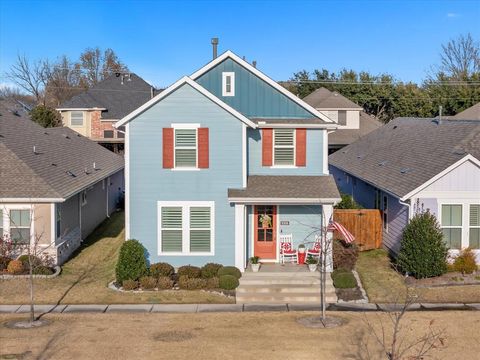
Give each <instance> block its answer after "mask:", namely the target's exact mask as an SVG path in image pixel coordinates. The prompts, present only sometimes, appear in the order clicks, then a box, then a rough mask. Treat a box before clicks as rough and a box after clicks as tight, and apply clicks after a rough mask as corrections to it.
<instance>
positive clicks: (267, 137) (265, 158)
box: [262, 129, 273, 166]
mask: <svg viewBox="0 0 480 360" xmlns="http://www.w3.org/2000/svg"><path fill="white" fill-rule="evenodd" d="M272 138H273V131H272V129H262V165H263V166H272V152H273V151H272V150H273V149H272V147H273V139H272Z"/></svg>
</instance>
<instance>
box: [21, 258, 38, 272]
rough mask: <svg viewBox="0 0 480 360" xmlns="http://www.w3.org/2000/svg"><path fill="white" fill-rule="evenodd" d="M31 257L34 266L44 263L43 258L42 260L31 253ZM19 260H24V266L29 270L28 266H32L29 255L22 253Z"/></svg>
mask: <svg viewBox="0 0 480 360" xmlns="http://www.w3.org/2000/svg"><path fill="white" fill-rule="evenodd" d="M31 259H32V265H33V268H36V267H37V266H41V265H42V260H40V259H39V258H38V257H35V256H33V255H31ZM18 260H20V261H21V262H22V264H23V268H24V269H25V270H27V271H28V268H29V267H30V264H29V263H28V255H21V256H19V258H18Z"/></svg>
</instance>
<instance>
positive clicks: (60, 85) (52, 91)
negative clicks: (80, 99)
mask: <svg viewBox="0 0 480 360" xmlns="http://www.w3.org/2000/svg"><path fill="white" fill-rule="evenodd" d="M45 73H46V78H47V82H46V85H45V93H46V98H47V99H48V105H50V106H53V107H57V106H59V105H60V104H62V103H63V102H64V101H66V100H68V99H70V98H72V97H73V96H74V95H76V94H78V93H79V92H81V91H83V90H85V87H82V86H81V85H80V79H81V70H80V69H79V66H78V64H74V63H73V62H71V61H70V59H69V58H68V57H67V56H65V55H63V56H62V57H60V59H59V60H58V61H57V62H56V63H51V62H49V61H47V62H46V65H45Z"/></svg>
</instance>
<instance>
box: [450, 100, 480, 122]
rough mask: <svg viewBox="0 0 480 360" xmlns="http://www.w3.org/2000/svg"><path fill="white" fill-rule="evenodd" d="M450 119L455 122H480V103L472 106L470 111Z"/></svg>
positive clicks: (464, 111)
mask: <svg viewBox="0 0 480 360" xmlns="http://www.w3.org/2000/svg"><path fill="white" fill-rule="evenodd" d="M448 118H449V119H455V120H480V103H478V104H475V105H473V106H470V107H469V108H468V109H465V110H463V111H461V112H459V113H458V114H456V115H454V116H449V117H448Z"/></svg>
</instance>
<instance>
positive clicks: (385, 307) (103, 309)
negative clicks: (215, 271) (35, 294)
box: [0, 303, 480, 315]
mask: <svg viewBox="0 0 480 360" xmlns="http://www.w3.org/2000/svg"><path fill="white" fill-rule="evenodd" d="M401 307H402V306H401V305H397V304H372V303H369V304H348V303H336V304H328V306H327V310H330V311H384V312H392V311H398V310H400V309H401ZM320 310H321V308H320V305H301V304H271V305H269V304H113V305H100V304H98V305H76V304H75V305H36V306H35V312H36V313H37V315H38V314H46V313H62V314H65V313H67V314H68V313H122V312H128V313H132V312H139V313H207V312H253V311H257V312H258V311H268V312H272V311H277V312H287V311H320ZM408 310H409V311H443V310H474V311H480V303H478V304H461V303H459V304H455V303H450V304H448V303H444V304H440V303H439V304H427V303H422V304H413V305H411V306H410V307H409V309H408ZM29 311H30V306H29V305H0V313H4V314H5V313H7V314H24V313H27V312H29Z"/></svg>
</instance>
